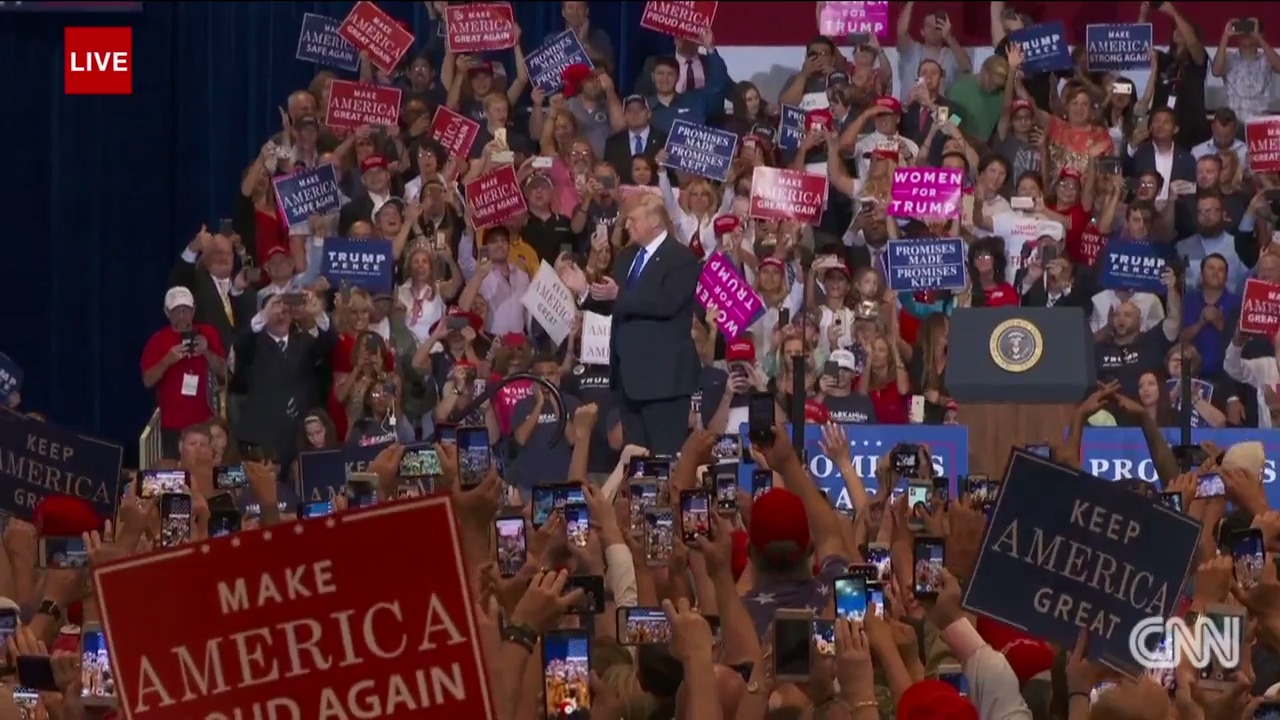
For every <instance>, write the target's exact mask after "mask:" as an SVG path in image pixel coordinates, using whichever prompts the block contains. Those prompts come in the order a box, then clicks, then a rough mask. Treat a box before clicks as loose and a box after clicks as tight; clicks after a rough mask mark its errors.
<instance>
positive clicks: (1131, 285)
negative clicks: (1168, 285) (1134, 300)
mask: <svg viewBox="0 0 1280 720" xmlns="http://www.w3.org/2000/svg"><path fill="white" fill-rule="evenodd" d="M1164 269H1165V261H1164V258H1163V257H1161V256H1160V252H1159V249H1158V248H1157V247H1156V246H1155V245H1153V244H1151V243H1145V242H1119V241H1115V240H1113V241H1111V242H1109V243H1107V249H1106V250H1105V251H1104V252H1103V255H1102V271H1101V272H1100V273H1099V275H1098V284H1099V285H1101V286H1102V287H1104V288H1106V289H1108V290H1133V291H1134V292H1149V293H1161V292H1163V291H1164V283H1162V282H1161V281H1160V274H1161V273H1163V272H1164Z"/></svg>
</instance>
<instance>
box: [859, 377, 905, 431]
mask: <svg viewBox="0 0 1280 720" xmlns="http://www.w3.org/2000/svg"><path fill="white" fill-rule="evenodd" d="M867 397H869V398H871V404H872V406H874V407H875V409H876V423H877V424H879V425H906V424H907V421H908V419H909V418H908V415H907V396H906V395H903V394H902V393H900V392H898V383H897V382H889V383H885V385H884V387H882V388H880V389H879V390H868V391H867Z"/></svg>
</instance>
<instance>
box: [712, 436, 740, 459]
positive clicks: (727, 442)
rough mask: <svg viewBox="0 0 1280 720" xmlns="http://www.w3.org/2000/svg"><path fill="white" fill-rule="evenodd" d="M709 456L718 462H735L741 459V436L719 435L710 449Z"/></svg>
mask: <svg viewBox="0 0 1280 720" xmlns="http://www.w3.org/2000/svg"><path fill="white" fill-rule="evenodd" d="M711 455H712V456H713V457H714V458H715V459H716V460H717V461H720V462H737V461H739V460H741V459H742V436H741V435H721V436H720V437H718V438H716V444H715V445H713V446H712V448H711Z"/></svg>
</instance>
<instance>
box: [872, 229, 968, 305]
mask: <svg viewBox="0 0 1280 720" xmlns="http://www.w3.org/2000/svg"><path fill="white" fill-rule="evenodd" d="M886 260H887V263H886V264H887V265H888V282H889V289H890V290H893V291H895V292H903V291H916V290H963V289H964V278H965V269H964V263H965V248H964V240H963V239H962V238H907V239H902V240H890V241H889V254H888V256H887V258H886Z"/></svg>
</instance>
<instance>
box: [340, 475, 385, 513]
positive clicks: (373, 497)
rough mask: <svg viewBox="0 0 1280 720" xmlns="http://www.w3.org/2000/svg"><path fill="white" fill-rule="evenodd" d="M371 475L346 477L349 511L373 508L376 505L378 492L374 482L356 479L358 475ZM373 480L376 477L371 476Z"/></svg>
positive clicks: (361, 478) (360, 478)
mask: <svg viewBox="0 0 1280 720" xmlns="http://www.w3.org/2000/svg"><path fill="white" fill-rule="evenodd" d="M369 474H371V473H351V474H350V475H348V476H347V485H346V488H345V490H346V493H347V508H348V509H350V510H359V509H360V508H367V507H373V506H374V505H377V504H378V490H377V487H378V486H377V485H376V484H375V480H373V479H368V478H363V477H357V476H359V475H369ZM373 477H374V478H375V479H376V478H377V476H376V475H374V476H373Z"/></svg>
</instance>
